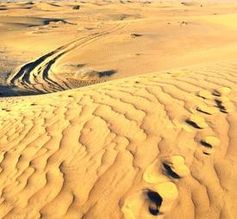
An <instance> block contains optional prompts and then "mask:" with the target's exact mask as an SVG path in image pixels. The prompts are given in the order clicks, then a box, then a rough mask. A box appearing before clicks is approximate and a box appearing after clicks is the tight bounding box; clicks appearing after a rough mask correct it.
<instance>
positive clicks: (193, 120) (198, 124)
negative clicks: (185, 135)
mask: <svg viewBox="0 0 237 219" xmlns="http://www.w3.org/2000/svg"><path fill="white" fill-rule="evenodd" d="M186 123H187V124H189V125H191V126H192V127H194V128H197V129H204V128H207V127H208V125H207V123H206V121H205V119H204V118H203V117H201V116H200V115H198V114H192V115H191V117H190V119H187V120H186Z"/></svg>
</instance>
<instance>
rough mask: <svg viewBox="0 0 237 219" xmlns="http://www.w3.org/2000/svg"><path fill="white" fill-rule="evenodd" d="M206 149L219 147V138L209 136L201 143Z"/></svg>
mask: <svg viewBox="0 0 237 219" xmlns="http://www.w3.org/2000/svg"><path fill="white" fill-rule="evenodd" d="M200 143H201V144H202V145H203V146H204V147H207V148H213V146H218V145H219V144H220V140H219V138H217V137H215V136H207V137H205V138H204V139H202V140H201V142H200Z"/></svg>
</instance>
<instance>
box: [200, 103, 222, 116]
mask: <svg viewBox="0 0 237 219" xmlns="http://www.w3.org/2000/svg"><path fill="white" fill-rule="evenodd" d="M196 110H197V111H198V112H201V113H205V114H207V115H213V114H215V113H218V109H217V108H216V107H214V106H207V105H204V104H203V105H199V106H197V108H196Z"/></svg>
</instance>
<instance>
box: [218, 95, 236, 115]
mask: <svg viewBox="0 0 237 219" xmlns="http://www.w3.org/2000/svg"><path fill="white" fill-rule="evenodd" d="M215 103H216V107H217V108H218V109H219V111H220V112H222V113H229V112H232V111H233V110H234V105H233V103H232V102H231V101H230V99H229V98H228V97H220V98H218V99H215Z"/></svg>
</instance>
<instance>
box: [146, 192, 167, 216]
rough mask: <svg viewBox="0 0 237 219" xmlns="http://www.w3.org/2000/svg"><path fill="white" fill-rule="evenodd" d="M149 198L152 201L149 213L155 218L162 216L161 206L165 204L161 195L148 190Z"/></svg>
mask: <svg viewBox="0 0 237 219" xmlns="http://www.w3.org/2000/svg"><path fill="white" fill-rule="evenodd" d="M147 198H148V199H149V201H150V204H149V212H150V213H151V214H152V215H154V216H157V215H159V214H161V213H160V206H161V204H162V202H163V198H162V197H161V196H160V194H159V193H158V192H155V191H152V190H148V191H147Z"/></svg>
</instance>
